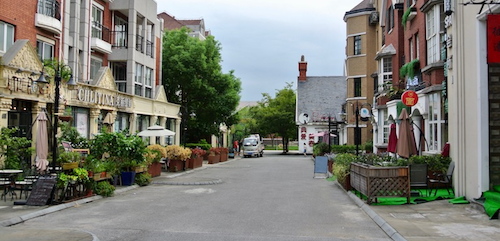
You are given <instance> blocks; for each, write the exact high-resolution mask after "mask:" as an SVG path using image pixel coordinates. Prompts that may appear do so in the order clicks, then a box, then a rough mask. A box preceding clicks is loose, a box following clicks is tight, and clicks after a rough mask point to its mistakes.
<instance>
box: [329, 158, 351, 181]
mask: <svg viewBox="0 0 500 241" xmlns="http://www.w3.org/2000/svg"><path fill="white" fill-rule="evenodd" d="M356 160H357V158H356V156H355V155H353V154H349V153H342V154H338V155H335V157H334V158H333V163H334V166H333V175H334V176H335V177H336V178H337V180H338V182H339V183H343V182H345V178H346V177H347V175H348V174H349V172H350V171H351V163H352V162H355V161H356Z"/></svg>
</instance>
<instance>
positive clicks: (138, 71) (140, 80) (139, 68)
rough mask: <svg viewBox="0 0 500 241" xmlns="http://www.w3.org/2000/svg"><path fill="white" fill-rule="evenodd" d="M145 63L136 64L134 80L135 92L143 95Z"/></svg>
mask: <svg viewBox="0 0 500 241" xmlns="http://www.w3.org/2000/svg"><path fill="white" fill-rule="evenodd" d="M143 70H144V65H142V64H139V63H136V64H135V80H134V94H135V95H139V96H142V95H143V92H144V91H143V90H142V89H143V87H144V76H143ZM138 87H140V89H141V90H140V93H137V88H138Z"/></svg>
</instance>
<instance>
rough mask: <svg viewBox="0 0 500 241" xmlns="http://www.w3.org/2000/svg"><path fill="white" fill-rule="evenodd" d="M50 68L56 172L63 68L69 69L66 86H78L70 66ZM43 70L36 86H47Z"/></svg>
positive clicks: (54, 169)
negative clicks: (52, 71)
mask: <svg viewBox="0 0 500 241" xmlns="http://www.w3.org/2000/svg"><path fill="white" fill-rule="evenodd" d="M49 66H50V67H52V68H53V69H54V71H55V76H54V82H55V84H56V85H55V99H54V117H53V122H54V123H53V126H54V128H53V129H52V134H53V136H52V138H53V142H52V172H54V173H55V172H56V160H57V151H58V150H57V128H58V122H59V120H58V118H59V113H58V112H59V98H60V97H59V96H60V94H59V86H60V85H61V72H62V70H63V69H64V68H69V69H70V77H69V80H68V83H67V85H68V86H76V85H78V84H77V83H76V81H75V80H74V79H73V70H72V69H71V67H70V66H68V65H60V64H58V65H57V66H54V65H52V64H49ZM44 69H45V65H44V66H43V68H42V72H41V74H40V78H38V80H37V81H36V83H37V84H42V85H44V84H48V83H49V82H48V81H47V80H45V77H44V73H43V70H44Z"/></svg>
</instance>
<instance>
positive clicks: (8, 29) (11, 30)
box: [0, 21, 16, 53]
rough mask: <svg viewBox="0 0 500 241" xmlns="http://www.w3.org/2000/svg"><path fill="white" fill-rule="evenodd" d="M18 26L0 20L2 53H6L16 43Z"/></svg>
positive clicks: (0, 48) (0, 47) (0, 51)
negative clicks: (15, 37)
mask: <svg viewBox="0 0 500 241" xmlns="http://www.w3.org/2000/svg"><path fill="white" fill-rule="evenodd" d="M15 33H16V28H15V27H14V25H12V24H8V23H6V22H4V21H0V53H5V52H7V50H8V49H9V48H10V46H12V45H13V44H14V36H15Z"/></svg>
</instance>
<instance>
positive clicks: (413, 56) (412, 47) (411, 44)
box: [410, 38, 415, 59]
mask: <svg viewBox="0 0 500 241" xmlns="http://www.w3.org/2000/svg"><path fill="white" fill-rule="evenodd" d="M410 59H415V46H413V38H410Z"/></svg>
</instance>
